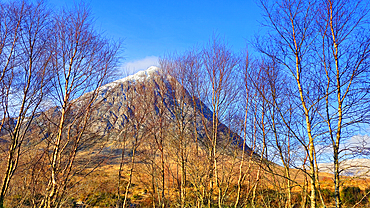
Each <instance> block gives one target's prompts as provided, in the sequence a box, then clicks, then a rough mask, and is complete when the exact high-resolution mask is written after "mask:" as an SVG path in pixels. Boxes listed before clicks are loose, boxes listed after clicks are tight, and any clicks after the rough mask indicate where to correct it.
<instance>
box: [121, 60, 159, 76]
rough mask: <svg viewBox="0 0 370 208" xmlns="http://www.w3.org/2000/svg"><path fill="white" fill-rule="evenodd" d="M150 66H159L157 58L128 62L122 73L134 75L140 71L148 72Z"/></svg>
mask: <svg viewBox="0 0 370 208" xmlns="http://www.w3.org/2000/svg"><path fill="white" fill-rule="evenodd" d="M150 66H158V57H157V56H147V57H145V58H143V59H139V60H135V61H131V62H128V63H126V64H124V65H123V66H122V71H123V73H124V74H126V75H132V74H135V73H136V72H138V71H141V70H146V69H147V68H149V67H150Z"/></svg>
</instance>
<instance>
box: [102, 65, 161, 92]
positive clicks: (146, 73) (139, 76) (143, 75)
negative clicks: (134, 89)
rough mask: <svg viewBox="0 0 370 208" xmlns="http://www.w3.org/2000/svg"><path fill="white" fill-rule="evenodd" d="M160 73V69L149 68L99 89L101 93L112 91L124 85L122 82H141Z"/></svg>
mask: <svg viewBox="0 0 370 208" xmlns="http://www.w3.org/2000/svg"><path fill="white" fill-rule="evenodd" d="M159 71H160V68H158V67H156V66H151V67H149V68H148V69H146V70H143V71H139V72H137V73H136V74H133V75H130V76H127V77H125V78H123V79H119V80H116V81H114V82H111V83H108V84H106V85H104V86H102V87H101V88H100V90H101V91H106V90H109V89H112V88H114V87H116V86H117V85H119V84H121V83H124V82H142V81H144V80H145V79H147V78H150V77H152V76H153V75H155V74H158V73H159Z"/></svg>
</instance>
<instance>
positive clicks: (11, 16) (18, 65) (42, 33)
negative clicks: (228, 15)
mask: <svg viewBox="0 0 370 208" xmlns="http://www.w3.org/2000/svg"><path fill="white" fill-rule="evenodd" d="M0 6H1V10H2V12H1V14H0V18H1V23H0V34H1V35H0V36H1V40H0V42H1V43H0V59H1V64H0V65H1V68H2V69H1V74H0V85H1V89H2V90H1V94H0V99H1V100H0V102H1V107H0V109H1V113H0V115H1V117H2V119H1V124H0V133H1V134H2V135H3V136H4V138H6V143H5V144H6V148H5V151H6V152H5V151H4V154H3V153H1V157H3V156H4V157H6V158H7V159H6V160H5V161H6V165H5V168H4V170H5V171H4V172H3V171H1V173H0V174H1V176H2V183H1V192H0V207H3V206H4V199H5V195H6V193H7V191H8V189H9V184H10V181H11V179H12V177H13V176H14V174H15V171H16V169H17V167H18V164H19V161H20V157H21V152H22V151H21V148H22V147H23V145H24V140H25V138H26V137H27V136H28V135H29V133H30V132H29V129H30V128H31V127H30V126H31V123H32V122H33V120H34V118H35V116H36V114H37V113H38V111H39V110H40V108H39V107H40V104H41V102H42V101H43V97H44V94H45V92H47V88H46V86H47V84H48V79H49V73H48V71H47V69H48V67H49V66H50V65H49V63H50V57H51V53H50V52H49V51H48V49H47V47H46V46H47V45H48V42H47V41H48V38H49V37H50V36H49V35H50V27H49V24H48V23H49V21H50V15H49V12H48V10H47V9H46V8H45V5H44V4H42V3H38V4H32V3H26V2H11V3H1V5H0Z"/></svg>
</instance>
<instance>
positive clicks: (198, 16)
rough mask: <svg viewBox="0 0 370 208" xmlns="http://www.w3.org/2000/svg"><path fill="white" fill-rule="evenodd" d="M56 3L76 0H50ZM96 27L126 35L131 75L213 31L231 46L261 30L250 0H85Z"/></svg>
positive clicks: (118, 36)
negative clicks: (158, 58)
mask: <svg viewBox="0 0 370 208" xmlns="http://www.w3.org/2000/svg"><path fill="white" fill-rule="evenodd" d="M48 2H49V3H50V4H51V5H54V6H56V7H60V6H65V5H73V4H74V2H79V1H75V0H64V1H62V0H49V1H48ZM84 2H86V3H88V4H89V5H90V8H91V11H92V14H93V16H94V17H95V19H96V27H97V28H98V29H101V30H103V31H105V33H106V35H107V36H108V37H112V38H114V39H124V47H125V50H124V53H123V54H122V56H123V57H124V58H125V60H124V63H123V66H122V72H123V75H125V74H132V73H133V72H135V71H138V70H141V69H145V68H147V67H148V66H150V65H153V64H155V62H156V60H157V57H160V56H162V55H163V54H165V53H171V52H175V51H177V52H181V51H184V50H186V49H190V48H192V47H194V46H196V45H202V44H204V43H206V42H207V41H208V40H209V39H210V37H211V36H212V34H214V33H216V34H218V35H220V36H221V37H223V38H224V39H225V40H226V41H227V42H228V43H229V45H230V46H231V47H232V49H233V50H235V51H239V50H242V49H243V48H245V47H246V44H247V42H246V40H250V39H251V38H252V37H253V35H254V34H255V33H256V32H258V31H259V23H258V21H259V20H261V12H260V8H259V7H258V6H257V4H256V2H255V1H254V0H244V1H243V0H234V1H226V0H201V1H195V0H153V1H149V0H106V1H101V0H87V1H84Z"/></svg>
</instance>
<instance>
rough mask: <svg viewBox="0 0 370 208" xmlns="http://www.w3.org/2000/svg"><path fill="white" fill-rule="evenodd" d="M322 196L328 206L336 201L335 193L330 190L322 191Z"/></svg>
mask: <svg viewBox="0 0 370 208" xmlns="http://www.w3.org/2000/svg"><path fill="white" fill-rule="evenodd" d="M321 196H322V199H323V200H324V202H325V203H326V204H328V203H331V202H333V201H334V200H333V199H334V192H333V191H332V190H330V189H327V188H325V189H321Z"/></svg>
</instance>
